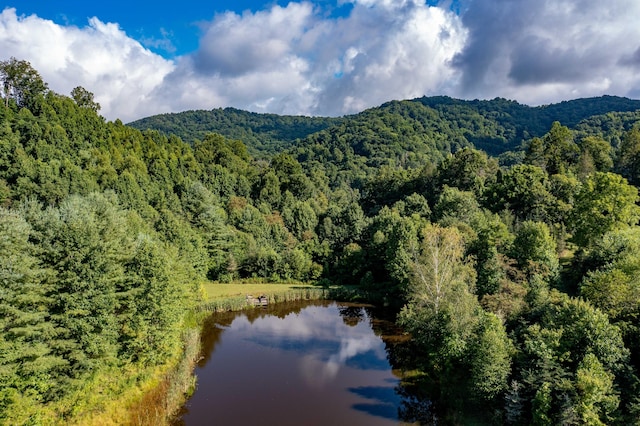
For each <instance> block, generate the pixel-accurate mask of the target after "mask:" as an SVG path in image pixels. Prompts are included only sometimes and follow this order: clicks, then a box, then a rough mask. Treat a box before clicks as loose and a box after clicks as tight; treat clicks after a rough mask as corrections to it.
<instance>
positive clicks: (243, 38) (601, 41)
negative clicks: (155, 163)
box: [0, 0, 640, 121]
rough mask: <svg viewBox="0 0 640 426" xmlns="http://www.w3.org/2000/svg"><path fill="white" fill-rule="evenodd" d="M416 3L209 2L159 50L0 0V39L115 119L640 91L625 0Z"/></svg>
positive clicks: (103, 27)
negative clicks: (192, 25) (231, 7)
mask: <svg viewBox="0 0 640 426" xmlns="http://www.w3.org/2000/svg"><path fill="white" fill-rule="evenodd" d="M428 3H429V4H427V2H425V1H424V0H335V1H333V2H330V1H315V2H308V1H301V2H296V1H294V2H290V3H289V4H288V5H287V6H285V7H282V6H278V5H273V6H270V7H268V8H265V9H264V10H261V11H257V12H249V11H247V12H244V13H242V14H238V13H234V12H226V13H221V14H218V15H216V16H214V18H213V19H212V20H211V21H209V22H205V23H203V24H201V31H202V33H201V38H200V45H199V48H198V49H197V50H196V51H195V52H192V53H190V54H186V55H183V56H179V57H175V58H174V59H170V60H168V59H164V58H162V57H161V56H159V55H157V54H154V53H153V52H151V51H149V50H148V49H146V48H145V47H144V45H143V44H141V43H140V42H138V41H136V40H134V39H132V38H131V37H129V36H128V35H127V34H126V33H124V31H122V29H121V28H120V27H119V26H118V25H117V24H115V23H104V22H102V21H100V19H99V17H94V18H91V19H90V20H89V21H88V25H87V26H86V27H83V28H80V27H75V26H68V25H59V24H55V23H53V22H51V21H48V20H44V19H41V18H39V17H37V16H35V15H32V16H17V15H16V10H15V9H5V10H4V11H3V12H2V13H1V14H0V49H1V50H2V52H3V53H4V55H6V56H7V57H9V56H15V57H17V58H19V59H26V60H29V61H30V62H31V63H32V64H33V65H34V67H35V68H36V69H38V71H40V73H41V74H42V75H43V77H44V78H45V80H46V81H47V82H48V83H49V86H50V87H51V88H52V89H53V90H55V91H57V92H60V93H65V94H66V93H69V92H70V90H71V89H72V88H73V87H75V86H77V85H82V86H84V87H85V88H87V89H88V90H90V91H92V92H94V93H95V95H96V100H97V101H98V102H100V103H101V105H102V106H103V110H102V114H103V115H105V116H106V117H107V118H109V119H114V118H117V117H119V118H121V119H122V120H123V121H130V120H133V119H137V118H141V117H144V116H147V115H151V114H155V113H161V112H175V111H182V110H187V109H200V108H202V109H211V108H214V107H224V106H233V107H237V108H242V109H248V110H251V111H257V112H275V113H281V114H306V115H343V114H350V113H355V112H358V111H361V110H362V109H365V108H368V107H371V106H376V105H379V104H381V103H383V102H385V101H388V100H392V99H406V98H413V97H419V96H422V95H439V94H446V95H451V96H456V97H461V98H493V97H496V96H501V97H505V98H509V99H515V100H518V101H519V102H522V103H528V104H540V103H549V102H556V101H560V100H563V99H570V98H576V97H581V96H597V95H601V94H605V93H607V94H616V95H623V96H633V95H634V94H636V95H637V94H640V73H639V72H638V71H639V70H640V59H639V58H640V53H638V52H640V43H637V42H636V43H635V44H634V43H632V42H630V41H634V40H640V26H638V25H637V22H636V20H637V19H636V17H637V16H640V3H639V2H637V0H613V1H611V2H608V3H604V2H599V1H595V0H539V1H534V2H532V1H527V0H482V1H480V0H458V1H449V0H442V1H440V2H433V1H430V2H428ZM433 3H437V5H435V6H434V5H432V4H433ZM452 5H453V6H455V7H452ZM336 8H339V9H340V10H341V11H343V12H345V11H348V13H346V15H345V14H343V15H335V14H332V13H331V12H332V11H333V10H334V9H336ZM452 10H453V11H452ZM142 41H143V42H144V43H145V44H146V45H148V46H151V45H152V44H153V43H155V41H153V40H152V41H149V40H142ZM162 42H163V43H164V42H168V40H164V41H162ZM169 47H170V46H169Z"/></svg>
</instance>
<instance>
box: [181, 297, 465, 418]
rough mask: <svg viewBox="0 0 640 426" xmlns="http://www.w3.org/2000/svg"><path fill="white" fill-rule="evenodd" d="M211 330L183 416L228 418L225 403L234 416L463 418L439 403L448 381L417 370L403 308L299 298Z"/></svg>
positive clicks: (225, 320) (218, 322) (235, 316)
mask: <svg viewBox="0 0 640 426" xmlns="http://www.w3.org/2000/svg"><path fill="white" fill-rule="evenodd" d="M323 308H325V309H323ZM327 312H333V314H331V315H333V316H331V315H329V314H328V313H327ZM336 312H337V314H338V315H336ZM345 326H346V327H345ZM205 329H206V330H207V332H206V333H203V336H202V351H203V352H202V360H201V362H200V363H199V365H198V368H197V370H196V374H197V375H198V388H197V390H196V392H195V394H194V396H193V397H192V399H191V400H190V401H189V402H188V403H187V405H186V406H185V409H184V410H183V417H182V419H181V420H179V421H178V422H177V424H188V425H192V424H209V423H210V422H211V421H212V419H213V418H214V417H212V415H213V414H212V413H215V419H216V422H217V423H220V424H223V423H224V422H225V418H224V415H225V414H224V413H223V411H225V410H231V412H232V414H231V417H229V418H228V419H229V421H233V422H235V423H234V424H240V423H239V422H245V423H246V422H249V423H252V422H255V421H259V422H260V423H261V424H279V425H286V424H336V423H335V417H331V416H336V415H338V416H339V417H338V418H339V419H340V421H341V422H342V423H341V424H367V425H374V424H380V425H383V424H391V425H393V424H407V423H408V424H420V425H435V424H449V423H450V422H449V421H448V420H451V419H455V418H456V416H453V417H452V416H451V415H450V413H449V412H447V410H449V408H447V406H448V405H447V404H441V403H433V402H432V399H431V398H430V396H436V397H439V396H441V395H442V390H439V389H438V388H437V386H434V383H433V381H429V380H428V379H429V378H428V377H426V376H424V375H422V376H420V375H416V374H415V373H414V372H415V371H417V370H418V367H419V362H418V361H419V359H418V355H419V354H417V352H416V350H415V348H414V347H413V344H412V342H411V339H410V338H409V336H408V335H406V333H404V332H403V331H402V330H401V329H400V328H399V327H397V325H396V324H395V312H389V311H384V310H379V309H376V308H374V307H373V306H368V305H355V304H346V303H337V304H336V303H335V302H298V303H287V304H277V305H272V306H269V307H267V308H266V309H263V308H257V309H253V310H248V311H245V312H242V313H226V314H216V315H214V316H212V317H211V318H210V319H209V321H208V322H207V324H206V328H205ZM214 354H215V355H214ZM242 376H248V378H244V377H242ZM243 380H246V384H245V382H243ZM252 392H253V394H252ZM244 398H247V399H246V400H245V399H244ZM262 398H267V400H266V401H264V402H263V401H262ZM246 401H249V402H246ZM216 404H217V405H216ZM243 404H245V405H243ZM246 404H249V405H250V406H251V410H246ZM314 404H315V405H314ZM318 404H320V405H318ZM243 407H245V408H243ZM327 407H331V409H330V410H327V409H326V408H327ZM341 407H343V408H341ZM269 410H271V411H269ZM340 410H343V411H340ZM254 411H255V412H262V413H271V414H266V416H267V417H268V416H274V418H273V419H270V420H268V421H266V423H265V420H264V417H265V416H263V417H256V418H252V417H250V415H251V413H252V412H254ZM332 411H339V414H336V413H332ZM310 412H313V413H314V414H313V415H314V416H315V417H314V419H313V421H314V422H315V423H313V422H312V423H309V421H308V418H307V417H308V415H309V413H310ZM283 414H284V415H285V416H286V418H283V417H282V416H283ZM239 416H248V417H241V418H239ZM278 416H279V417H278ZM305 416H307V417H305ZM323 416H324V417H323ZM345 422H348V423H345Z"/></svg>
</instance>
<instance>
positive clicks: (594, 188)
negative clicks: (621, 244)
mask: <svg viewBox="0 0 640 426" xmlns="http://www.w3.org/2000/svg"><path fill="white" fill-rule="evenodd" d="M637 201H638V190H637V188H635V187H633V186H631V185H629V184H628V183H627V181H626V179H624V178H623V177H622V176H620V175H616V174H614V173H602V172H597V173H595V174H594V175H593V176H589V177H588V178H587V179H586V181H585V182H584V184H583V185H582V187H581V188H580V190H579V191H578V193H577V195H576V200H575V206H574V208H573V212H572V215H571V223H570V227H571V228H572V230H573V240H574V241H575V242H576V244H578V245H580V246H588V245H590V244H591V243H592V242H593V241H595V240H597V239H598V238H601V237H602V236H603V235H604V234H606V233H607V232H609V231H612V230H615V229H620V228H624V227H627V226H630V225H635V224H636V223H637V222H638V219H639V218H640V207H638V205H637V204H636V202H637Z"/></svg>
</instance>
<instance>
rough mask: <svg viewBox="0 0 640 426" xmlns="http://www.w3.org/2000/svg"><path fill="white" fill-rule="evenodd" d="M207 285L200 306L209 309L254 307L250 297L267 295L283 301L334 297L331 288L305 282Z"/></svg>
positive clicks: (220, 310) (225, 309)
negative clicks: (249, 299) (248, 298)
mask: <svg viewBox="0 0 640 426" xmlns="http://www.w3.org/2000/svg"><path fill="white" fill-rule="evenodd" d="M203 287H204V290H205V293H206V296H205V301H204V302H203V303H202V304H201V305H200V306H199V308H198V309H199V310H200V311H205V312H227V311H239V310H242V309H250V308H252V307H253V305H252V304H251V302H250V301H248V300H247V296H253V297H259V296H266V297H267V299H268V300H269V303H280V302H291V301H298V300H321V299H326V298H330V295H331V289H325V288H321V287H315V286H312V285H308V284H301V283H285V284H271V283H231V284H219V283H206V284H204V285H203Z"/></svg>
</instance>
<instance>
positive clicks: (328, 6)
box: [12, 0, 351, 58]
mask: <svg viewBox="0 0 640 426" xmlns="http://www.w3.org/2000/svg"><path fill="white" fill-rule="evenodd" d="M288 3H289V2H288V1H282V0H281V1H270V2H265V1H263V0H235V1H233V0H231V1H230V0H227V1H202V0H182V1H180V2H179V3H178V5H179V7H176V4H175V3H163V2H153V1H126V0H110V1H77V0H56V1H43V0H19V1H17V2H15V4H14V5H12V6H13V7H16V9H17V11H18V13H19V14H26V15H30V14H37V15H38V16H39V17H41V18H45V19H50V20H52V21H54V22H56V23H57V24H60V25H75V26H81V27H82V26H85V25H86V24H87V20H88V19H89V18H91V17H94V16H95V17H98V18H99V19H100V20H101V21H103V22H115V23H118V24H119V25H120V27H121V28H122V29H123V30H124V31H125V32H126V33H127V34H128V35H129V36H130V37H132V38H134V39H136V40H138V41H140V42H141V43H142V44H143V45H145V46H146V47H148V48H149V49H150V50H152V51H154V52H156V53H158V54H160V55H162V56H164V57H167V58H171V57H175V56H179V55H183V54H186V53H189V52H192V51H194V50H196V49H197V48H198V39H199V37H200V35H201V32H202V26H203V25H204V26H206V23H207V22H208V21H211V20H212V19H213V18H214V16H215V15H216V14H220V13H225V12H229V11H231V12H235V13H238V14H242V13H243V12H248V13H251V12H257V11H260V10H264V9H268V8H271V7H273V6H274V5H280V6H286V5H287V4H288ZM314 3H316V4H318V5H320V6H322V7H323V8H324V9H325V11H326V12H328V13H330V14H331V15H332V16H344V15H345V14H347V13H348V11H349V10H350V9H351V4H350V3H346V4H342V5H338V4H337V3H336V2H334V1H330V0H323V1H317V0H316V1H315V2H314Z"/></svg>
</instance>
